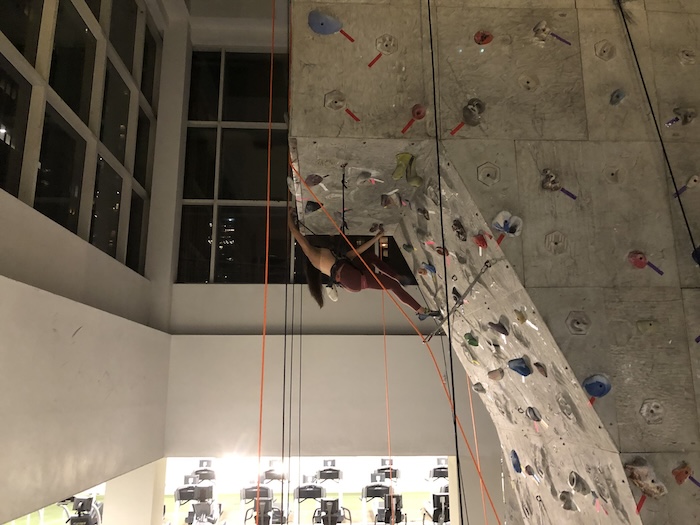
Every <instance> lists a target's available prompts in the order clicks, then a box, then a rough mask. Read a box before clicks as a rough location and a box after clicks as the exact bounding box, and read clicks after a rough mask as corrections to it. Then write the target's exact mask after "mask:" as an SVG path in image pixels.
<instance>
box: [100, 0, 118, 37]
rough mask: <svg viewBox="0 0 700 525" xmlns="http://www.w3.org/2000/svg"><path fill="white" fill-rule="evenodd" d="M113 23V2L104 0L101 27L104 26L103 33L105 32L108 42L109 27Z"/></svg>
mask: <svg viewBox="0 0 700 525" xmlns="http://www.w3.org/2000/svg"><path fill="white" fill-rule="evenodd" d="M117 1H119V0H117ZM111 21H112V0H102V5H100V25H101V26H102V31H104V34H105V37H106V38H107V40H109V25H110V22H111Z"/></svg>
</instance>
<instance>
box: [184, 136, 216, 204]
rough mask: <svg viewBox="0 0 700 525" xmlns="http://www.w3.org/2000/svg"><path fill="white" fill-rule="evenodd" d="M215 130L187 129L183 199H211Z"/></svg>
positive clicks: (212, 191) (212, 193)
mask: <svg viewBox="0 0 700 525" xmlns="http://www.w3.org/2000/svg"><path fill="white" fill-rule="evenodd" d="M215 169H216V129H211V128H189V129H188V130H187V147H186V150H185V189H184V192H183V198H185V199H213V198H214V171H215Z"/></svg>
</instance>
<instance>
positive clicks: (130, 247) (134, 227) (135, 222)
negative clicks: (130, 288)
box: [126, 191, 145, 274]
mask: <svg viewBox="0 0 700 525" xmlns="http://www.w3.org/2000/svg"><path fill="white" fill-rule="evenodd" d="M143 217H144V203H143V199H142V198H141V197H139V195H138V194H137V193H136V192H135V191H132V192H131V210H130V211H129V238H128V240H127V246H126V265H127V266H128V267H129V268H131V269H132V270H134V271H135V272H138V273H140V274H143V262H144V257H143V255H142V252H143V248H144V246H145V242H143V241H144V240H145V239H144V237H145V228H144V221H143Z"/></svg>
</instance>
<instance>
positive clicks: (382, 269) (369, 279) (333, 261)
mask: <svg viewBox="0 0 700 525" xmlns="http://www.w3.org/2000/svg"><path fill="white" fill-rule="evenodd" d="M287 222H288V224H289V229H290V231H291V232H292V235H293V236H294V238H295V239H296V241H297V242H298V243H299V246H301V249H302V251H303V252H304V255H306V261H305V264H304V269H305V271H306V278H307V281H308V284H309V291H310V292H311V295H312V296H313V298H314V299H315V300H316V302H317V303H318V306H319V307H321V308H323V283H322V278H321V274H323V275H327V276H328V277H330V278H331V281H332V282H333V283H334V284H336V285H338V286H340V287H342V288H344V289H345V290H348V291H349V292H359V291H361V290H366V289H370V290H381V289H382V286H383V287H384V288H386V289H387V290H391V291H392V292H394V295H396V297H397V298H398V299H399V301H401V302H402V303H404V304H405V305H407V306H410V307H411V308H413V310H414V311H415V312H416V314H417V315H418V317H419V319H420V320H421V321H423V320H424V319H427V318H428V317H436V318H441V317H442V316H441V313H440V312H439V311H431V310H428V309H427V308H425V307H423V306H421V305H420V304H418V302H417V301H416V300H415V299H414V298H413V297H411V295H410V294H409V293H408V292H407V291H406V290H404V288H403V286H401V283H400V282H399V275H398V274H397V273H396V271H395V270H394V269H393V268H392V267H391V266H389V265H388V264H387V263H385V262H384V261H382V260H381V259H380V258H379V257H377V255H376V254H375V253H374V252H373V251H368V250H369V249H370V248H371V247H373V246H374V244H375V243H376V242H377V241H378V240H379V239H380V238H381V237H382V236H383V235H384V230H383V229H382V228H380V230H379V233H377V235H375V236H374V237H372V239H370V240H369V241H367V242H366V243H364V244H362V245H361V246H359V247H358V248H357V253H359V254H360V256H361V257H362V259H363V260H364V261H365V262H366V263H367V264H368V265H369V266H370V268H371V267H374V268H375V269H377V270H378V271H379V274H373V275H371V273H372V272H370V271H369V270H368V269H367V267H366V266H365V265H364V264H362V262H361V261H356V260H355V259H356V257H357V255H356V254H355V252H353V251H348V252H347V253H346V254H345V255H344V256H337V255H335V254H333V252H331V250H329V249H328V248H318V247H316V246H313V245H312V244H311V243H310V242H309V241H308V239H307V238H306V237H305V236H304V235H302V234H301V232H300V231H299V228H298V227H297V225H296V217H295V216H294V211H293V210H290V213H289V217H288V221H287ZM375 276H376V277H377V278H376V279H375ZM380 283H381V284H380Z"/></svg>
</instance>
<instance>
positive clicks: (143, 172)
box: [134, 109, 151, 188]
mask: <svg viewBox="0 0 700 525" xmlns="http://www.w3.org/2000/svg"><path fill="white" fill-rule="evenodd" d="M150 139H151V121H150V119H149V118H148V117H147V116H146V114H145V113H144V112H143V110H142V109H139V121H138V127H137V128H136V155H135V157H134V178H135V179H136V180H137V181H138V182H139V184H141V186H143V187H144V188H146V181H147V180H148V151H149V148H148V145H149V143H150Z"/></svg>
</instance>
